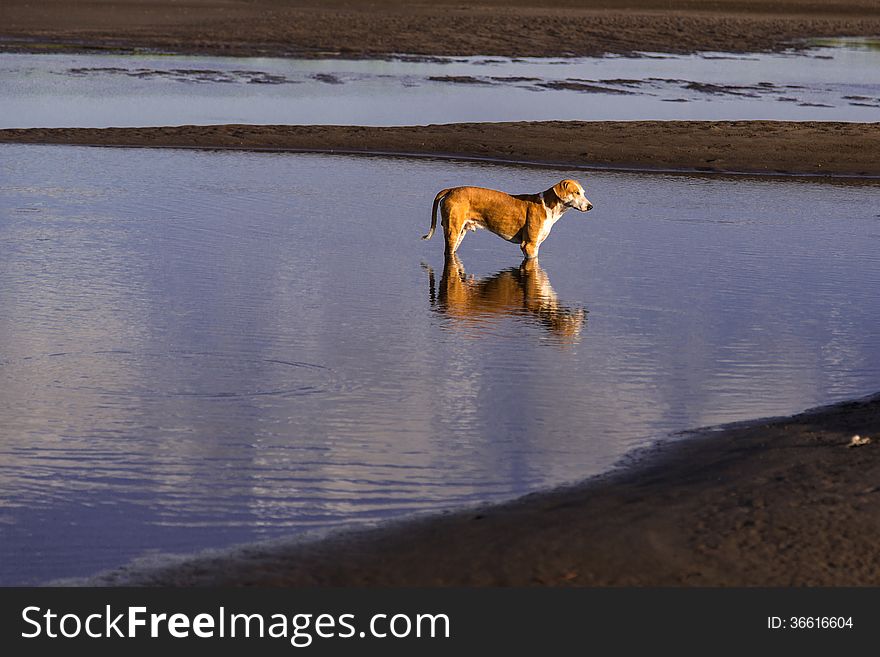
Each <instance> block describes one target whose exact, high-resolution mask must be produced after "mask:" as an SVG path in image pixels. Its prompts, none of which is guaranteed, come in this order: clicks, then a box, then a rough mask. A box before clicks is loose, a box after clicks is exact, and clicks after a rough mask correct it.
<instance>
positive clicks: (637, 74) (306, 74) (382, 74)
mask: <svg viewBox="0 0 880 657" xmlns="http://www.w3.org/2000/svg"><path fill="white" fill-rule="evenodd" d="M863 43H871V42H861V41H832V42H827V43H823V45H822V47H820V48H816V49H813V50H809V51H806V52H789V53H776V54H747V55H741V54H740V55H731V54H729V53H702V54H698V55H690V56H676V55H657V54H645V55H644V56H642V57H594V58H572V59H539V58H530V59H505V58H486V57H468V58H457V59H448V58H447V59H443V58H436V59H431V60H428V61H414V60H412V59H391V60H388V61H381V60H356V61H351V60H296V59H269V58H262V59H259V58H231V57H225V58H224V57H180V56H158V55H139V56H118V55H59V54H54V55H34V54H11V53H0V89H3V93H2V95H0V127H6V128H9V127H13V128H27V127H107V126H148V125H176V124H202V125H208V124H218V123H256V124H260V123H262V124H267V123H268V124H272V123H304V124H354V125H412V124H425V123H454V122H460V121H515V120H564V119H581V120H636V119H711V120H722V119H730V120H737V119H776V120H795V121H805V120H814V121H880V77H878V75H877V70H878V67H880V48H878V49H873V50H872V49H870V48H865V47H860V46H861V45H863Z"/></svg>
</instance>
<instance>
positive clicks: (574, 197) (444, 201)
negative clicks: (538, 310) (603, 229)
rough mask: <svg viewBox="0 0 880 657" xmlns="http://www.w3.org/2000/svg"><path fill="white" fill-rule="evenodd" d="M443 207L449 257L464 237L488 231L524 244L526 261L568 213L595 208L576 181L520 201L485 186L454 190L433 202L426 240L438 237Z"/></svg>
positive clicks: (517, 197)
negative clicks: (439, 216) (439, 212)
mask: <svg viewBox="0 0 880 657" xmlns="http://www.w3.org/2000/svg"><path fill="white" fill-rule="evenodd" d="M438 205H439V206H440V211H441V213H442V215H443V220H442V222H441V224H442V226H443V235H444V237H445V238H446V256H447V257H449V256H451V255H453V254H455V251H456V250H457V249H458V247H459V245H460V244H461V241H462V240H463V239H464V234H465V232H467V231H469V230H476V229H477V228H485V229H487V230H491V231H492V232H493V233H495V234H496V235H498V236H499V237H500V238H501V239H505V240H507V241H508V242H513V243H514V244H519V248H520V249H522V252H523V255H524V256H525V257H526V258H534V257H536V256H537V255H538V249H539V248H540V246H541V242H543V241H544V240H545V239H547V236H548V235H549V234H550V229H551V228H553V224H555V223H556V222H557V221H559V218H560V217H561V216H562V213H563V212H565V211H566V210H568V209H569V208H577V209H578V210H580V211H581V212H587V211H589V210H591V209H592V208H593V204H592V203H590V201H589V200H588V199H587V197H586V196H585V195H584V188H583V187H581V185H580V183H578V182H577V181H575V180H563V181H561V182H559V183H557V184H555V185H553V187H551V188H550V189H548V190H547V191H546V192H541V193H540V194H519V195H517V196H511V195H510V194H505V193H504V192H497V191H495V190H494V189H484V188H483V187H452V188H449V189H443V190H441V191H440V192H438V193H437V196H435V197H434V205H433V206H432V207H431V230H429V231H428V234H427V235H425V236H424V237H422V239H423V240H429V239H431V236H432V235H433V234H434V229H435V228H436V227H437V206H438Z"/></svg>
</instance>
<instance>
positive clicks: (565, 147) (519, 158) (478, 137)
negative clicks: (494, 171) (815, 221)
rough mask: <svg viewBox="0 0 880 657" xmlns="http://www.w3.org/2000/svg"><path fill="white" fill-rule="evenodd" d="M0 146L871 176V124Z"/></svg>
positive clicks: (626, 125) (196, 129)
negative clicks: (191, 150) (419, 158)
mask: <svg viewBox="0 0 880 657" xmlns="http://www.w3.org/2000/svg"><path fill="white" fill-rule="evenodd" d="M0 143H19V144H25V143H27V144H64V145H81V146H116V147H131V148H138V147H141V148H143V147H148V148H159V147H164V148H199V149H206V150H222V149H231V150H247V151H276V152H297V153H332V154H338V155H373V156H386V157H430V158H440V159H456V160H466V161H481V162H495V163H499V164H506V165H511V164H513V165H526V166H542V167H554V168H566V167H568V168H573V169H578V170H585V171H590V170H618V171H638V172H645V173H648V172H655V173H697V174H745V175H771V176H807V177H814V178H853V179H864V180H873V179H876V178H880V123H845V122H818V121H808V122H798V121H595V122H590V121H534V122H506V123H450V124H437V125H427V126H398V127H372V126H334V125H327V126H314V125H312V126H309V125H240V124H230V125H208V126H192V125H185V126H167V127H143V128H10V129H2V130H0Z"/></svg>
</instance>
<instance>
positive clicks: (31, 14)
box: [0, 0, 880, 58]
mask: <svg viewBox="0 0 880 657" xmlns="http://www.w3.org/2000/svg"><path fill="white" fill-rule="evenodd" d="M877 35H880V6H878V4H877V3H876V2H873V0H826V1H824V2H820V1H819V0H776V1H775V2H773V3H766V2H761V1H760V0H714V1H713V2H704V1H702V0H591V1H584V0H580V1H579V0H472V1H471V2H468V3H462V2H460V1H459V0H433V1H431V2H425V1H422V2H407V1H406V0H372V1H371V2H369V3H366V2H363V3H358V2H351V1H346V0H83V1H80V2H76V3H71V2H67V1H66V0H41V1H40V2H34V1H32V0H4V2H3V3H2V4H0V49H5V50H11V51H27V52H71V51H78V52H82V51H90V50H96V51H107V50H115V51H125V52H131V51H135V50H142V49H150V50H154V51H160V52H174V53H185V54H204V55H208V54H210V55H236V56H287V57H290V56H297V57H348V58H351V57H355V58H363V57H366V58H372V57H383V56H387V55H389V54H393V53H409V54H414V55H423V56H465V55H496V56H508V57H525V56H530V57H542V56H543V57H548V56H598V55H602V54H606V53H616V54H631V53H634V52H670V53H690V52H697V51H716V52H718V51H724V52H747V51H750V52H755V51H762V50H781V49H784V48H788V47H793V46H794V47H799V45H800V44H799V41H800V40H803V39H806V38H809V37H835V36H877Z"/></svg>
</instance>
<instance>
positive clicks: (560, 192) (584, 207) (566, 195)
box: [553, 179, 593, 212]
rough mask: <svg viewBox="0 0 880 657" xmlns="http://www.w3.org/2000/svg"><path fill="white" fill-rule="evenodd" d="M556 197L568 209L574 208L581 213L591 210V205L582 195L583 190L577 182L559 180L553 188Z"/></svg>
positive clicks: (583, 194) (584, 195)
mask: <svg viewBox="0 0 880 657" xmlns="http://www.w3.org/2000/svg"><path fill="white" fill-rule="evenodd" d="M553 191H554V192H555V193H556V196H558V197H559V199H560V200H561V201H562V202H563V203H565V205H567V206H568V207H570V208H576V209H578V210H580V211H581V212H588V211H590V210H592V209H593V204H592V203H590V199H588V198H587V196H586V194H585V193H584V188H583V187H582V186H581V184H580V183H579V182H578V181H577V180H570V179H566V180H561V181H559V182H558V183H556V184H555V185H554V186H553Z"/></svg>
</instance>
